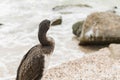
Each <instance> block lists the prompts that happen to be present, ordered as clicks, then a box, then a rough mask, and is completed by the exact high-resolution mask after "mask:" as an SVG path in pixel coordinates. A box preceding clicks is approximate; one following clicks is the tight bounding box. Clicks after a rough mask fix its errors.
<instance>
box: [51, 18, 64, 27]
mask: <svg viewBox="0 0 120 80" xmlns="http://www.w3.org/2000/svg"><path fill="white" fill-rule="evenodd" d="M60 24H62V18H61V17H60V18H57V19H55V20H53V22H52V24H51V25H52V26H55V25H60Z"/></svg>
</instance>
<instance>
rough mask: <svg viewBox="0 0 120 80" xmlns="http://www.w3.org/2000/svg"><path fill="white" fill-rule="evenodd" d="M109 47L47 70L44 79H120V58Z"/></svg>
mask: <svg viewBox="0 0 120 80" xmlns="http://www.w3.org/2000/svg"><path fill="white" fill-rule="evenodd" d="M109 54H111V53H110V51H109V49H108V48H103V49H101V50H99V51H97V52H94V53H91V55H85V56H84V57H82V58H79V59H76V60H72V61H69V62H66V63H63V64H61V65H59V66H56V67H53V68H51V69H49V70H47V71H46V73H45V74H44V76H43V78H42V80H119V79H120V78H119V76H120V60H114V59H111V58H110V57H109Z"/></svg>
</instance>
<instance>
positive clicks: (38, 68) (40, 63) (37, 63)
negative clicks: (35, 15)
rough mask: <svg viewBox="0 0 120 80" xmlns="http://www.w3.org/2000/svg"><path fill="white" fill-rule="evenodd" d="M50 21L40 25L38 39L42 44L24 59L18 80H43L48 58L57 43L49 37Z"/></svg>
mask: <svg viewBox="0 0 120 80" xmlns="http://www.w3.org/2000/svg"><path fill="white" fill-rule="evenodd" d="M49 28H50V21H49V20H43V21H42V22H41V23H40V25H39V31H38V39H39V41H40V43H41V44H38V45H36V46H34V47H32V48H31V49H30V50H29V51H28V52H27V54H26V55H25V56H24V57H23V59H22V61H21V63H20V65H19V67H18V70H17V78H16V80H41V78H42V76H43V72H44V69H45V66H46V60H45V59H46V58H47V56H49V55H50V54H52V52H53V50H54V45H55V42H54V40H53V38H51V37H47V36H46V33H47V31H48V30H49Z"/></svg>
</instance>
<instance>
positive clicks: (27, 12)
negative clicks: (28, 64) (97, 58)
mask: <svg viewBox="0 0 120 80" xmlns="http://www.w3.org/2000/svg"><path fill="white" fill-rule="evenodd" d="M80 4H86V5H89V6H91V7H80V6H76V5H80ZM62 5H64V6H65V5H74V6H72V7H71V6H68V7H66V8H62V9H59V7H58V8H56V9H55V10H53V8H55V7H56V6H62ZM115 7H117V9H114V8H115ZM108 10H109V11H112V10H115V11H116V12H117V14H120V0H1V1H0V23H1V24H3V25H0V80H14V78H15V77H16V71H17V68H18V65H19V63H20V61H21V59H22V57H23V55H25V54H26V53H27V51H28V50H29V49H30V48H31V47H33V46H34V45H36V44H39V41H38V38H37V33H38V25H39V23H40V22H41V21H42V20H44V19H50V20H53V19H54V18H56V17H59V16H61V17H62V20H63V22H62V24H61V25H58V26H54V27H51V29H50V30H49V32H48V35H49V36H52V37H53V38H54V39H55V42H56V47H55V51H54V53H53V55H52V56H51V61H50V65H49V68H51V67H54V66H56V65H59V64H61V63H64V62H67V61H69V60H73V59H76V58H81V57H83V56H84V55H85V53H84V52H83V51H81V50H80V48H79V46H78V41H77V40H76V39H75V36H74V35H73V34H72V25H73V24H74V23H75V22H76V21H80V20H84V19H85V18H86V17H87V15H89V14H90V13H92V12H96V11H108Z"/></svg>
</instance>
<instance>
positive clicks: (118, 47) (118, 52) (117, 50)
mask: <svg viewBox="0 0 120 80" xmlns="http://www.w3.org/2000/svg"><path fill="white" fill-rule="evenodd" d="M109 49H110V51H111V55H110V57H113V58H114V59H120V44H111V45H110V46H109Z"/></svg>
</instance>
